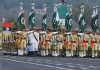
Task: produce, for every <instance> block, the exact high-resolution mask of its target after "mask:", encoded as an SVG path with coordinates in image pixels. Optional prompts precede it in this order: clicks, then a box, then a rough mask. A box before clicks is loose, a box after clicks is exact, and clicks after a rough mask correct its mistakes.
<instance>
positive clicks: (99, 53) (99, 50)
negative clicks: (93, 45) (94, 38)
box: [98, 34, 100, 57]
mask: <svg viewBox="0 0 100 70" xmlns="http://www.w3.org/2000/svg"><path fill="white" fill-rule="evenodd" d="M98 56H99V57H100V34H98Z"/></svg>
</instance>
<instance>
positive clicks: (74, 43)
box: [71, 32, 78, 57]
mask: <svg viewBox="0 0 100 70" xmlns="http://www.w3.org/2000/svg"><path fill="white" fill-rule="evenodd" d="M77 41H78V36H77V34H76V33H75V32H72V34H71V43H72V47H71V56H72V57H73V56H74V55H75V54H76V51H77V50H76V48H77Z"/></svg>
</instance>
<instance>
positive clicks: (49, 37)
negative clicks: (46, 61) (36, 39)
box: [45, 32, 52, 55]
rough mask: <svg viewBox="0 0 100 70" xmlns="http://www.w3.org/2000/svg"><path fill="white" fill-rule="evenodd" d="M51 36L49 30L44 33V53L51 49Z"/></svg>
mask: <svg viewBox="0 0 100 70" xmlns="http://www.w3.org/2000/svg"><path fill="white" fill-rule="evenodd" d="M51 36H52V34H51V32H47V33H46V39H45V48H46V50H45V51H46V55H48V54H49V53H50V50H51Z"/></svg>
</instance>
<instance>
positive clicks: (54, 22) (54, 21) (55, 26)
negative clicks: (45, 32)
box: [52, 7, 59, 30]
mask: <svg viewBox="0 0 100 70" xmlns="http://www.w3.org/2000/svg"><path fill="white" fill-rule="evenodd" d="M58 20H59V15H58V11H57V7H55V8H54V13H53V18H52V26H53V29H54V30H57V29H58V24H59V22H58Z"/></svg>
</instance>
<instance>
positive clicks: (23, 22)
mask: <svg viewBox="0 0 100 70" xmlns="http://www.w3.org/2000/svg"><path fill="white" fill-rule="evenodd" d="M17 21H18V25H19V30H22V29H24V28H26V19H25V15H24V13H23V12H21V13H19V16H18V18H17Z"/></svg>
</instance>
